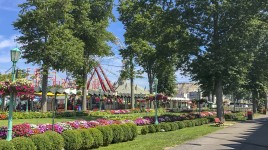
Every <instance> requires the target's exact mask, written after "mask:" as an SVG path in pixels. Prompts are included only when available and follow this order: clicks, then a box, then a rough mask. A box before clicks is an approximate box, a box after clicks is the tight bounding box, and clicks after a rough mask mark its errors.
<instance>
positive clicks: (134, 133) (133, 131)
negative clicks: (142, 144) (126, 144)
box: [126, 123, 138, 140]
mask: <svg viewBox="0 0 268 150" xmlns="http://www.w3.org/2000/svg"><path fill="white" fill-rule="evenodd" d="M126 125H128V126H129V127H130V129H131V132H132V136H133V137H132V139H130V140H134V139H135V138H136V137H137V135H138V130H137V125H136V124H134V123H127V124H126Z"/></svg>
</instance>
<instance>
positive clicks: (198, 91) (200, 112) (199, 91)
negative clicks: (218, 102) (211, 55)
mask: <svg viewBox="0 0 268 150" xmlns="http://www.w3.org/2000/svg"><path fill="white" fill-rule="evenodd" d="M198 107H199V117H200V114H201V110H200V109H201V106H200V90H199V88H198Z"/></svg>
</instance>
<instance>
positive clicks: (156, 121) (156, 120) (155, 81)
mask: <svg viewBox="0 0 268 150" xmlns="http://www.w3.org/2000/svg"><path fill="white" fill-rule="evenodd" d="M157 84H158V79H157V78H154V88H155V122H154V124H158V117H157V99H156V96H157Z"/></svg>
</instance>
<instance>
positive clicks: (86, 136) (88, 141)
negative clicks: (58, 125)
mask: <svg viewBox="0 0 268 150" xmlns="http://www.w3.org/2000/svg"><path fill="white" fill-rule="evenodd" d="M77 131H78V132H79V133H80V134H81V139H82V145H81V148H80V149H84V150H87V149H90V148H91V147H92V146H93V142H94V139H93V137H92V135H91V133H90V132H89V131H88V130H87V129H80V130H77Z"/></svg>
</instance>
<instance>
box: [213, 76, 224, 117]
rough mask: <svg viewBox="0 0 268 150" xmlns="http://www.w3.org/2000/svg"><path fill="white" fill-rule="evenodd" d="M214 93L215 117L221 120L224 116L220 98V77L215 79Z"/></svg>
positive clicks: (221, 93) (221, 92)
mask: <svg viewBox="0 0 268 150" xmlns="http://www.w3.org/2000/svg"><path fill="white" fill-rule="evenodd" d="M215 94H216V103H217V117H218V118H219V119H220V120H221V121H223V119H224V116H223V99H222V95H223V91H222V80H221V79H218V80H216V90H215Z"/></svg>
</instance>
